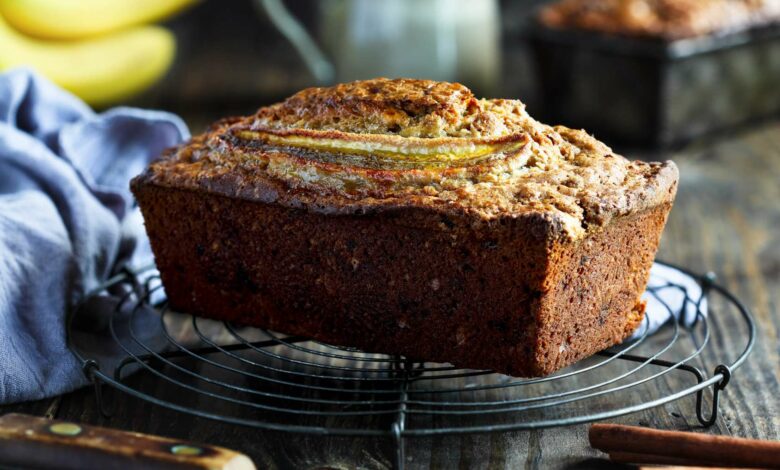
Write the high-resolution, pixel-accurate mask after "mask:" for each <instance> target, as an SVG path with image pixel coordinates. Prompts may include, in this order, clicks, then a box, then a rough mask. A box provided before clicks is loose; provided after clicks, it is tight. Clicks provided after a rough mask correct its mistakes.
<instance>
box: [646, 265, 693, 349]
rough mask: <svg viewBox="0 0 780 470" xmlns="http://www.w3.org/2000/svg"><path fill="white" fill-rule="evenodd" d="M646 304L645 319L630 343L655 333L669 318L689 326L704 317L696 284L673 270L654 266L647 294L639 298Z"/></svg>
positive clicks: (663, 266)
mask: <svg viewBox="0 0 780 470" xmlns="http://www.w3.org/2000/svg"><path fill="white" fill-rule="evenodd" d="M642 298H643V299H644V300H646V301H647V319H646V320H645V321H644V322H643V323H642V326H641V327H639V329H637V331H636V332H635V333H634V335H633V336H632V339H636V338H639V337H641V336H643V335H644V334H645V332H647V334H652V333H655V332H656V331H657V330H658V329H659V328H661V327H662V326H663V325H664V324H665V323H666V322H668V321H669V319H671V318H675V319H679V321H680V322H681V323H682V324H683V325H685V326H689V327H690V326H693V325H694V324H695V323H696V322H697V321H698V320H699V319H700V318H699V317H700V316H706V315H707V298H706V297H704V296H703V292H702V289H701V285H699V282H698V281H697V280H696V279H694V278H692V277H691V276H689V275H688V274H686V273H684V272H682V271H680V270H678V269H675V268H673V267H670V266H667V265H663V264H659V263H655V264H653V267H652V269H650V280H649V281H648V283H647V291H646V292H645V293H644V295H643V296H642Z"/></svg>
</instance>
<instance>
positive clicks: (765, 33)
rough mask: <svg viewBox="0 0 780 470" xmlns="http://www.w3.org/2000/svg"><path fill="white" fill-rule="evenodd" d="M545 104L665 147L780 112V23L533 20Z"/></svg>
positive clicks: (567, 121) (607, 131)
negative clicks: (648, 32) (652, 25)
mask: <svg viewBox="0 0 780 470" xmlns="http://www.w3.org/2000/svg"><path fill="white" fill-rule="evenodd" d="M529 30H530V35H529V39H530V42H531V45H532V50H533V53H534V56H535V63H536V66H537V79H538V80H537V81H538V87H539V88H538V89H539V92H540V94H541V103H542V105H541V107H540V109H532V110H531V111H532V112H534V113H535V114H538V115H541V116H543V118H544V119H545V120H547V121H548V122H556V123H560V124H564V125H567V126H569V127H580V128H587V129H588V130H590V131H592V132H594V133H595V135H596V136H598V137H599V138H601V139H607V140H608V141H614V142H620V143H626V144H634V145H649V146H667V145H669V144H674V143H679V142H683V141H687V140H690V139H692V138H694V137H697V136H700V135H703V134H707V133H711V132H714V131H720V130H724V129H727V128H730V127H733V126H736V125H739V124H743V123H746V122H749V121H752V120H757V119H761V118H766V117H768V116H772V115H777V114H780V25H778V24H773V25H765V26H762V27H757V28H753V29H750V30H746V31H741V32H734V33H730V34H724V35H717V36H705V37H698V38H692V39H680V40H671V41H666V40H660V39H659V40H656V39H634V38H626V37H618V36H608V35H603V34H597V33H590V32H577V31H568V30H557V29H550V28H546V27H544V26H543V25H540V24H537V23H535V24H533V25H532V27H530V28H529Z"/></svg>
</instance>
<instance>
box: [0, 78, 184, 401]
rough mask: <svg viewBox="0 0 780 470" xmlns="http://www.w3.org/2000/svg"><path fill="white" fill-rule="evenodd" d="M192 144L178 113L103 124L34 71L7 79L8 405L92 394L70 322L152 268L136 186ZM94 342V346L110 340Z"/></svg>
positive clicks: (0, 315) (2, 305) (1, 218)
mask: <svg viewBox="0 0 780 470" xmlns="http://www.w3.org/2000/svg"><path fill="white" fill-rule="evenodd" d="M188 137H189V131H188V130H187V127H186V125H185V124H184V122H183V121H182V120H181V119H180V118H178V117H177V116H175V115H172V114H169V113H165V112H159V111H146V110H139V109H131V108H116V109H112V110H109V111H106V112H104V113H101V114H96V113H94V112H93V111H92V110H91V109H89V107H87V106H86V105H85V104H84V103H83V102H81V101H80V100H79V99H77V98H76V97H74V96H72V95H70V94H69V93H67V92H65V91H62V90H60V89H58V88H57V87H56V86H54V85H53V84H51V83H50V82H48V81H46V80H45V79H43V78H41V77H40V76H38V75H36V74H35V73H33V72H31V71H30V70H27V69H17V70H12V71H10V72H7V73H4V74H1V75H0V403H12V402H18V401H24V400H33V399H39V398H42V397H46V396H52V395H56V394H60V393H63V392H66V391H69V390H73V389H75V388H77V387H79V386H82V385H84V384H85V383H86V377H85V375H84V374H83V373H82V371H81V368H80V367H81V366H80V363H79V362H78V361H77V360H76V358H75V357H74V356H73V354H72V353H71V352H70V351H69V350H68V348H67V345H66V338H65V314H66V312H67V311H68V309H70V308H72V307H73V306H74V305H75V304H76V303H77V302H79V301H80V300H82V299H83V298H84V296H85V294H86V293H88V292H89V291H90V290H92V289H94V288H95V287H97V286H98V285H100V284H101V283H102V282H104V281H105V280H106V279H107V278H109V277H110V276H111V275H112V274H114V273H116V271H117V270H118V269H119V268H121V267H123V266H127V265H129V266H131V267H132V266H141V265H143V264H145V263H150V262H151V261H152V257H151V250H150V249H149V244H148V240H147V239H146V236H145V234H144V230H143V223H142V219H141V216H140V212H139V211H138V209H137V208H135V207H134V203H133V197H132V195H131V193H130V191H129V188H128V182H129V180H130V178H131V177H133V176H135V175H136V174H138V173H140V172H141V171H142V170H143V169H144V168H145V167H146V165H147V164H148V163H149V161H151V160H152V159H154V158H156V157H157V156H159V155H160V153H161V151H162V150H163V149H165V148H166V147H170V146H172V145H176V144H177V143H179V142H181V141H182V140H184V139H186V138H188ZM97 310H99V309H97ZM97 310H96V312H95V314H96V315H98V314H99V313H100V312H98V311H97ZM99 324H100V323H99V322H98V321H96V323H95V325H99ZM88 330H89V328H87V330H86V331H84V332H83V334H88V335H95V336H96V339H95V342H94V344H95V345H96V346H98V345H99V343H100V338H102V337H105V336H107V334H106V333H105V332H102V333H101V332H100V331H88ZM98 330H99V328H98ZM101 358H102V359H105V360H106V361H111V360H112V359H115V358H114V357H103V356H101Z"/></svg>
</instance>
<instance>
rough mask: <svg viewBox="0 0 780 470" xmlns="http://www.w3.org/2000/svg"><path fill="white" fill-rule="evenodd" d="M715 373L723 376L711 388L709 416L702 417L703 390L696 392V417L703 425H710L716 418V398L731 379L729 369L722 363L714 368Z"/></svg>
mask: <svg viewBox="0 0 780 470" xmlns="http://www.w3.org/2000/svg"><path fill="white" fill-rule="evenodd" d="M715 374H716V375H717V374H720V375H722V376H723V378H722V379H721V380H720V382H718V383H716V384H715V387H714V388H713V390H712V411H711V412H710V417H709V418H705V417H704V410H703V407H704V390H699V391H698V392H696V417H697V418H699V422H700V423H701V424H702V426H704V427H710V426H712V425H713V424H715V421H717V420H718V402H719V400H718V398H719V397H720V392H721V391H722V390H723V389H724V388H726V385H728V383H729V380H731V369H729V368H728V366H725V365H723V364H721V365H719V366H718V367H716V368H715Z"/></svg>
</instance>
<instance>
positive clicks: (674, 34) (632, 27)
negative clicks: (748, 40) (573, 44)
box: [540, 0, 780, 39]
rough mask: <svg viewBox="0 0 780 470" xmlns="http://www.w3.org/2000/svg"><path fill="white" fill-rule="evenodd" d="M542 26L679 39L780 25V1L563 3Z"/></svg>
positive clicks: (544, 13)
mask: <svg viewBox="0 0 780 470" xmlns="http://www.w3.org/2000/svg"><path fill="white" fill-rule="evenodd" d="M540 20H541V22H542V23H543V24H545V25H547V26H550V27H555V28H568V29H581V30H589V31H597V32H603V33H610V34H622V35H628V36H642V37H656V38H664V39H678V38H688V37H695V36H702V35H707V34H714V33H725V32H729V31H735V30H740V29H745V28H749V27H752V26H755V25H759V24H765V23H771V22H776V21H778V20H780V0H560V1H558V2H556V3H554V4H552V5H549V6H546V7H545V8H543V9H542V10H541V13H540Z"/></svg>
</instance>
